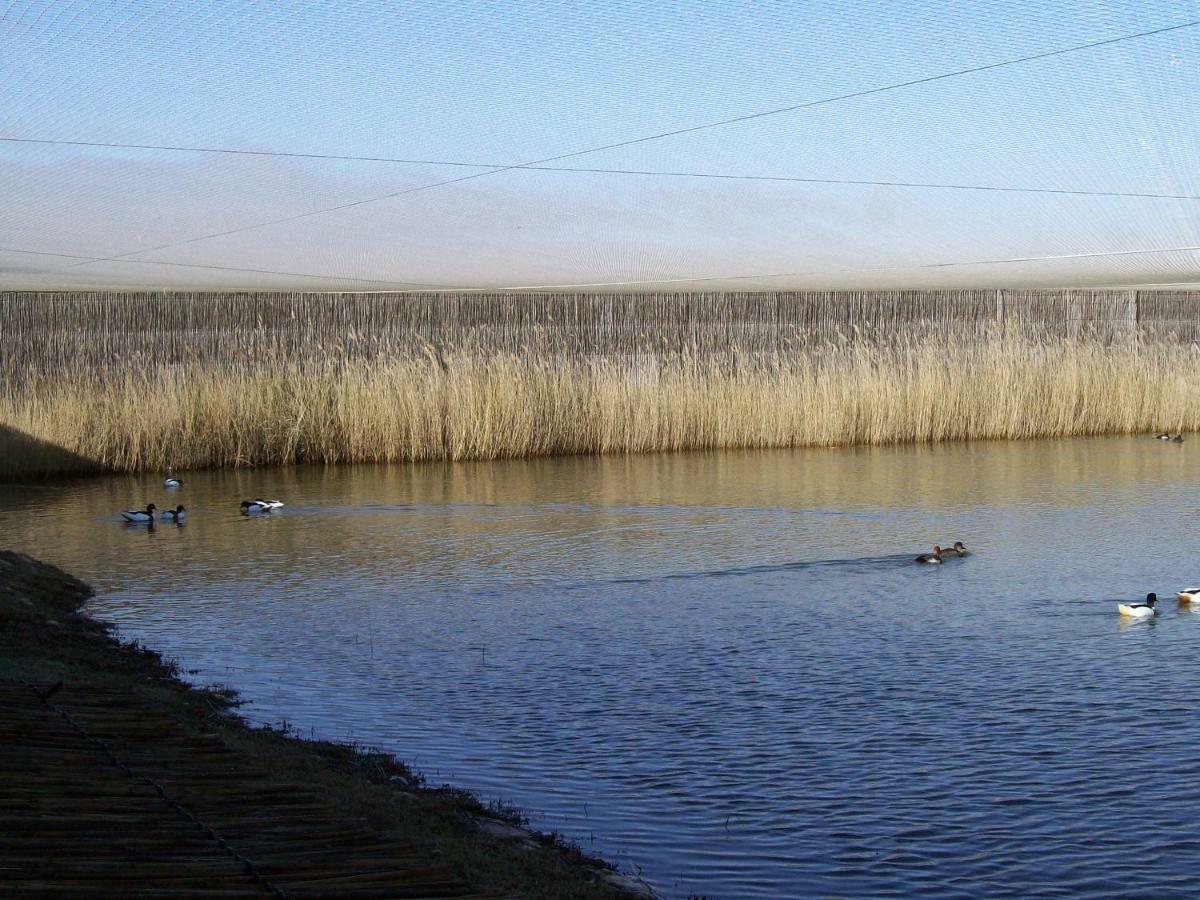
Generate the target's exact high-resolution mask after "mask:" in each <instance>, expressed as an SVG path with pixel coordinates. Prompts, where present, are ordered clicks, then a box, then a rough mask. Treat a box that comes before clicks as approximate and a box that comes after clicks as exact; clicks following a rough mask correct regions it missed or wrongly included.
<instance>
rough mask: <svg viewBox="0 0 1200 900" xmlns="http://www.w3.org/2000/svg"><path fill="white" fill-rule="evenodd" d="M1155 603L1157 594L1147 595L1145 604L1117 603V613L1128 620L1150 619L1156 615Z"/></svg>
mask: <svg viewBox="0 0 1200 900" xmlns="http://www.w3.org/2000/svg"><path fill="white" fill-rule="evenodd" d="M1157 602H1158V594H1147V595H1146V602H1145V603H1118V604H1117V612H1119V613H1120V614H1121V615H1123V616H1125V617H1126V618H1129V619H1150V618H1153V617H1154V616H1156V615H1158V610H1157V609H1155V608H1154V604H1155V603H1157Z"/></svg>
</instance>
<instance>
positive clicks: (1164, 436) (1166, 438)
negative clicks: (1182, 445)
mask: <svg viewBox="0 0 1200 900" xmlns="http://www.w3.org/2000/svg"><path fill="white" fill-rule="evenodd" d="M1155 437H1156V438H1158V439H1159V440H1160V441H1169V440H1170V439H1171V436H1170V435H1169V434H1167V433H1166V432H1165V431H1164V432H1163V433H1162V434H1156V435H1155Z"/></svg>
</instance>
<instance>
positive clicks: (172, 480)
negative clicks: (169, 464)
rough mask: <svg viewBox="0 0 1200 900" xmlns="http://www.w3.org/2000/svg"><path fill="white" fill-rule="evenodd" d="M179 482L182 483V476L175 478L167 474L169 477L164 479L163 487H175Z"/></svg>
mask: <svg viewBox="0 0 1200 900" xmlns="http://www.w3.org/2000/svg"><path fill="white" fill-rule="evenodd" d="M181 484H183V479H182V478H175V477H174V476H169V477H168V478H167V479H166V481H164V482H163V487H165V488H177V487H179V486H180V485H181Z"/></svg>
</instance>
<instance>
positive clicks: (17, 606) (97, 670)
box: [0, 551, 636, 900]
mask: <svg viewBox="0 0 1200 900" xmlns="http://www.w3.org/2000/svg"><path fill="white" fill-rule="evenodd" d="M89 594H90V590H89V589H88V588H87V586H86V585H84V584H82V583H81V582H79V581H77V580H76V579H74V578H72V577H70V576H69V575H67V574H65V573H63V572H61V571H59V570H58V569H55V568H54V567H52V566H47V565H45V564H43V563H40V562H38V561H36V560H32V559H30V558H28V557H24V556H21V555H19V554H15V553H9V552H4V551H0V681H8V682H12V681H30V682H37V683H41V684H51V683H53V682H58V681H62V682H65V683H66V684H67V686H68V688H67V690H65V691H64V694H68V695H69V694H70V693H71V689H72V688H74V687H77V686H81V685H86V686H88V687H90V688H98V689H106V690H112V691H114V692H116V693H124V692H133V694H134V696H136V697H137V698H138V702H139V703H143V702H144V703H145V704H148V705H149V706H150V707H151V708H153V709H154V710H156V711H163V712H165V714H166V715H167V716H168V717H169V718H170V719H172V720H173V721H174V722H176V723H178V724H180V725H182V726H183V727H184V728H185V729H186V730H187V731H188V732H189V733H192V734H204V735H215V736H219V739H220V741H221V743H222V745H223V746H224V747H225V748H227V749H229V750H231V751H233V756H234V757H236V758H237V759H238V760H241V764H242V765H245V766H248V767H250V768H252V769H261V770H264V771H266V772H268V773H271V775H272V777H275V776H277V775H280V776H285V777H286V778H287V779H288V780H292V781H296V782H300V783H302V784H304V785H305V786H306V788H308V789H310V790H311V791H313V792H315V793H316V794H317V795H319V796H320V797H322V798H325V799H326V800H328V802H330V803H331V804H332V805H333V807H334V808H335V809H336V810H337V812H338V814H339V815H341V816H344V817H345V818H346V819H347V820H354V821H358V820H365V821H366V822H368V823H369V824H370V826H371V827H372V828H373V829H376V830H377V831H378V833H379V834H381V835H384V836H389V835H390V836H396V837H398V838H400V839H403V840H404V841H405V842H406V843H408V844H411V845H412V846H414V847H415V848H416V849H417V850H418V851H419V852H420V853H421V854H422V855H423V856H425V857H426V858H428V859H431V860H435V861H436V862H437V863H438V864H439V865H443V866H446V867H448V868H449V869H450V870H451V871H452V872H454V873H455V874H456V875H457V876H458V877H459V878H461V879H463V880H464V881H465V882H466V883H467V884H468V885H472V886H474V888H475V889H476V890H478V891H479V892H481V893H484V892H486V893H487V894H488V895H489V896H490V895H498V896H519V897H542V898H579V900H591V898H597V900H599V898H608V900H615V898H620V897H626V898H628V897H631V896H636V895H635V894H633V893H632V891H631V890H630V889H629V888H628V887H624V888H623V887H621V886H620V885H619V884H618V883H617V880H618V879H619V876H616V875H615V874H614V873H612V872H611V871H610V870H608V869H607V867H605V866H604V864H603V863H600V862H599V861H596V860H593V859H590V858H588V857H585V856H584V855H583V854H581V853H580V852H579V851H578V850H577V849H575V848H572V847H570V846H568V845H566V844H564V843H562V842H561V841H558V840H556V839H555V838H554V836H552V835H551V836H546V835H537V834H534V833H531V832H528V831H526V830H524V829H521V828H518V827H517V826H518V825H519V821H518V820H517V819H516V817H515V816H513V815H511V814H508V813H505V812H503V811H498V810H496V809H492V808H488V807H485V806H483V805H482V804H480V803H479V802H478V800H476V799H475V798H474V797H472V796H471V795H469V794H466V793H464V792H461V791H455V790H453V789H449V788H441V789H433V788H428V787H425V786H423V784H422V783H421V780H420V778H419V777H418V776H416V775H414V774H413V773H412V772H410V771H409V770H408V769H407V768H405V767H404V766H403V765H402V764H401V763H399V762H398V761H396V760H395V759H393V758H392V757H391V756H389V755H386V754H381V753H375V752H368V751H366V750H364V749H362V748H355V747H347V746H344V745H339V744H331V743H325V742H320V741H306V740H301V739H298V738H296V737H293V736H290V735H289V734H287V733H285V732H282V731H280V730H262V729H252V728H249V727H248V726H246V725H245V724H244V723H243V722H242V721H241V720H240V719H239V718H237V716H236V715H235V714H234V708H233V703H232V701H233V698H232V696H231V695H230V694H228V693H225V692H220V691H212V690H197V689H194V688H191V687H189V686H187V685H186V684H184V683H183V682H182V681H180V680H179V679H178V677H177V671H176V669H175V668H174V667H173V666H172V665H170V664H168V663H166V662H164V660H163V659H162V658H161V657H159V656H158V655H157V654H155V653H152V652H150V651H147V650H145V649H143V648H139V647H137V646H135V645H128V644H120V643H119V642H117V641H116V640H114V639H113V637H112V636H111V635H110V633H109V631H108V629H107V628H106V627H105V626H104V625H103V624H102V623H99V622H96V621H93V620H91V619H89V618H86V617H84V616H82V615H80V614H79V609H80V607H81V605H82V603H83V602H84V601H85V600H86V598H87V597H88V595H89ZM151 739H152V740H153V739H154V738H151ZM22 749H23V748H20V747H13V746H10V747H8V748H7V750H8V751H9V752H10V754H14V753H19V752H21V750H22ZM24 749H28V748H24ZM32 752H36V748H35V751H32ZM81 777H83V776H82V775H81ZM53 888H54V886H53V884H48V885H47V886H46V887H45V890H46V891H48V892H49V893H53V892H54V891H53Z"/></svg>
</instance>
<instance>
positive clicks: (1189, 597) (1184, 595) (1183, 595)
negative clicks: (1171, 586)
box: [1175, 587, 1200, 603]
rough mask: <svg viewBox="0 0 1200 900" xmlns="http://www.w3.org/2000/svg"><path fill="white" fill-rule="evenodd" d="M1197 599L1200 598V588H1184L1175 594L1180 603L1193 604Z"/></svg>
mask: <svg viewBox="0 0 1200 900" xmlns="http://www.w3.org/2000/svg"><path fill="white" fill-rule="evenodd" d="M1197 597H1200V587H1192V588H1184V589H1183V590H1182V591H1179V592H1178V593H1176V594H1175V599H1176V600H1178V601H1179V602H1180V603H1191V602H1192V601H1193V600H1195V599H1196V598H1197Z"/></svg>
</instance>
